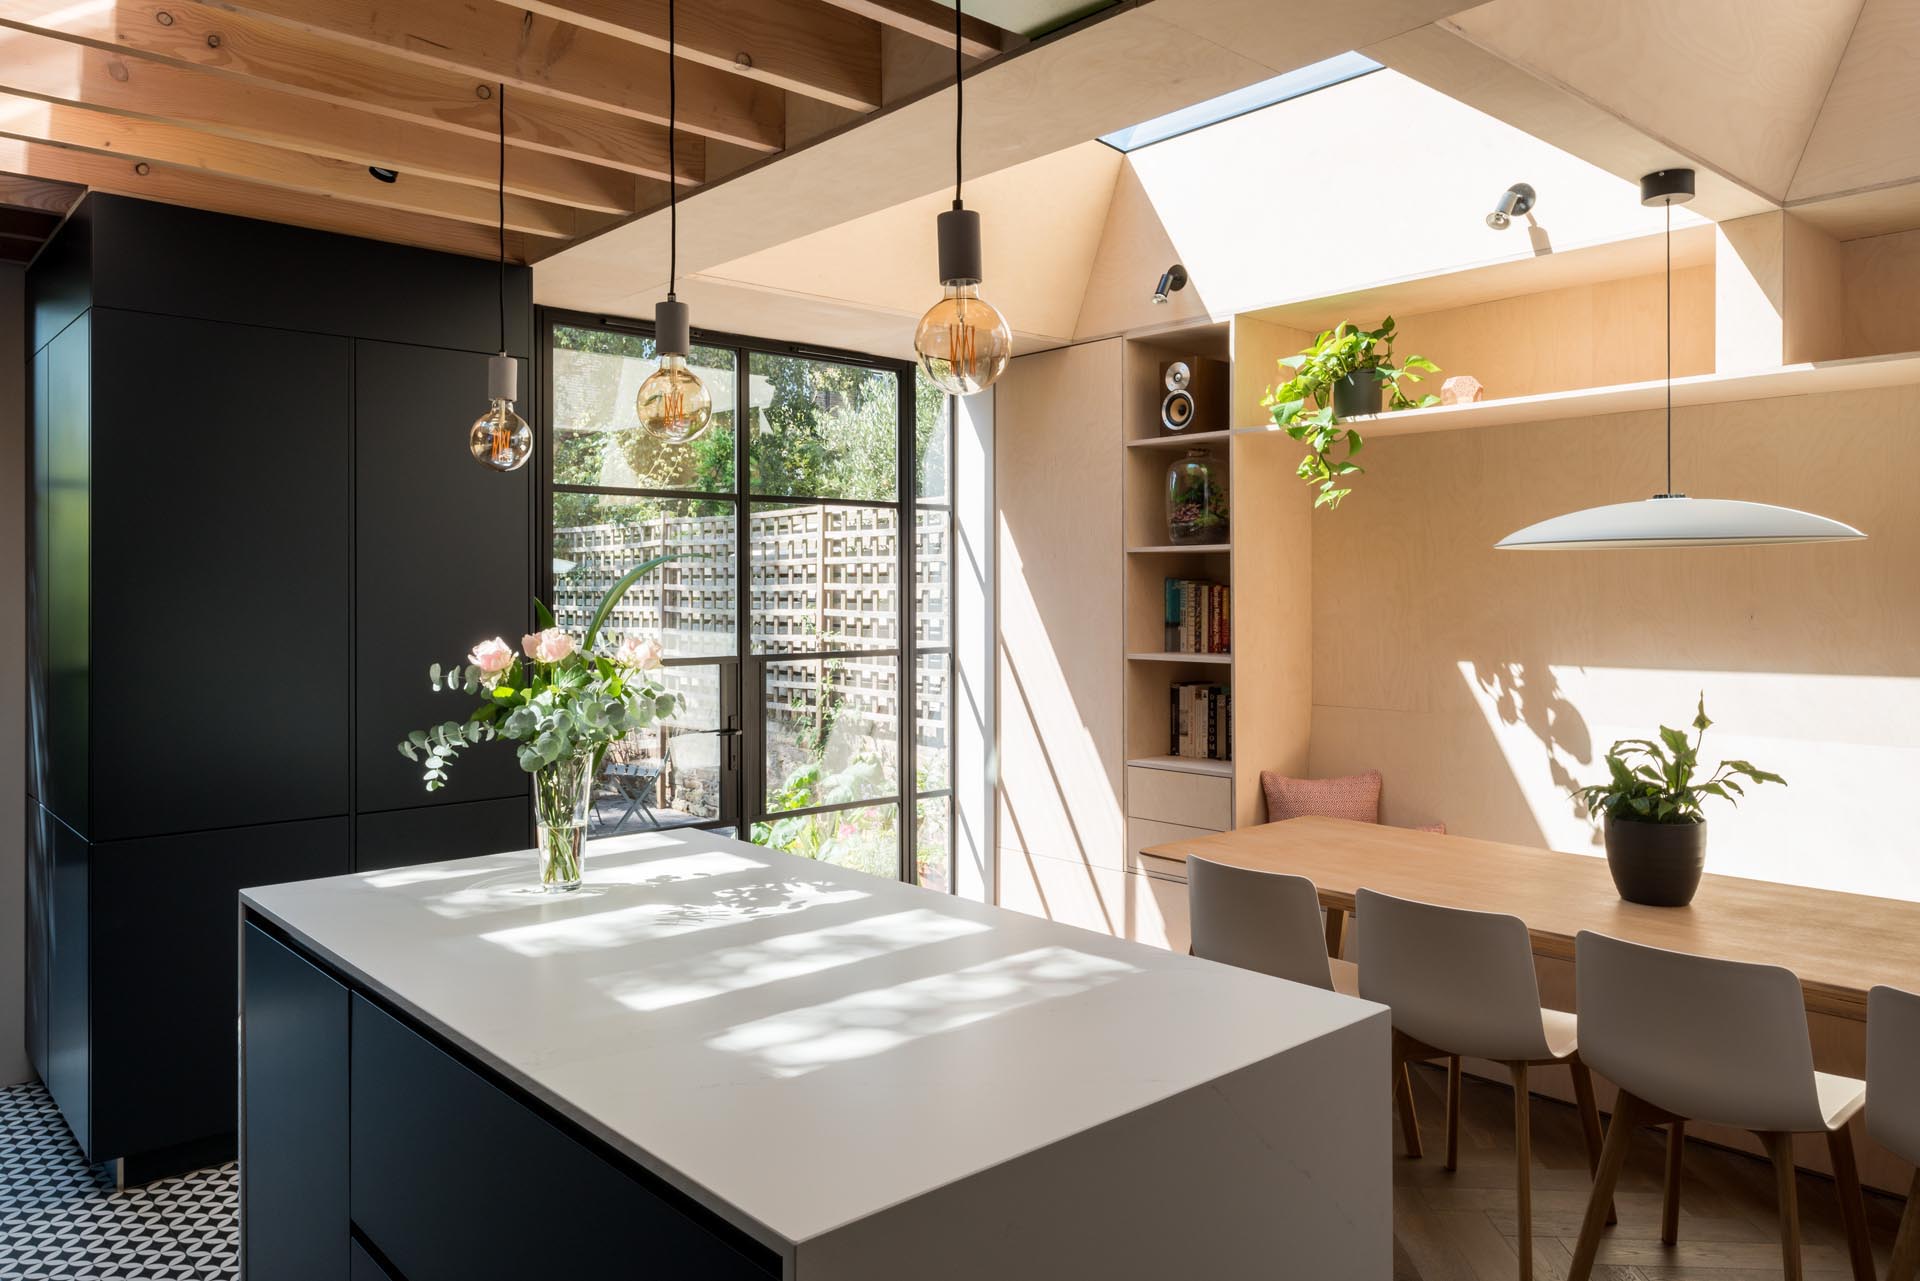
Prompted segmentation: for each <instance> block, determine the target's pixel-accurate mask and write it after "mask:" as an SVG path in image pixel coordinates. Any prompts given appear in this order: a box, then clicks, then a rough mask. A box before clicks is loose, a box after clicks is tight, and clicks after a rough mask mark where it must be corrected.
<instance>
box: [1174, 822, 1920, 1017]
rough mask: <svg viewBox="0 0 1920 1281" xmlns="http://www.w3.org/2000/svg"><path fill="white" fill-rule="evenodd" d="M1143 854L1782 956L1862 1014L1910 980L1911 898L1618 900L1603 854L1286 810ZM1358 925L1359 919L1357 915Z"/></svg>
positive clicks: (1918, 935) (1557, 932)
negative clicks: (1883, 993) (1285, 815)
mask: <svg viewBox="0 0 1920 1281" xmlns="http://www.w3.org/2000/svg"><path fill="white" fill-rule="evenodd" d="M1141 853H1142V854H1144V855H1147V856H1150V857H1152V858H1157V859H1167V860H1174V861H1181V862H1184V861H1185V860H1186V858H1187V857H1188V856H1189V855H1199V856H1201V857H1203V858H1208V859H1212V860H1214V861H1216V862H1221V863H1230V864H1234V865H1237V866H1241V867H1251V868H1259V869H1261V870H1264V871H1271V872H1287V873H1291V874H1293V875H1295V876H1304V877H1306V878H1308V879H1309V880H1311V881H1312V882H1313V883H1314V885H1315V887H1316V888H1317V889H1318V890H1319V894H1320V902H1321V904H1322V905H1323V906H1325V907H1327V908H1331V909H1342V910H1349V911H1350V910H1352V908H1353V903H1354V892H1355V891H1356V890H1358V889H1360V888H1361V887H1362V886H1365V887H1366V888H1368V889H1372V890H1377V891H1379V892H1381V893H1384V894H1392V895H1395V896H1397V897H1400V898H1409V899H1417V900H1420V901H1422V902H1427V903H1436V904H1440V905H1442V906H1445V907H1458V908H1468V909H1472V910H1476V911H1484V912H1505V913H1507V914H1509V915H1512V916H1516V917H1518V918H1520V920H1521V921H1523V922H1524V923H1525V924H1526V926H1527V930H1528V932H1529V933H1530V934H1531V935H1532V937H1533V948H1534V952H1535V954H1536V955H1540V956H1550V957H1559V958H1563V959H1567V960H1571V959H1572V958H1573V948H1574V937H1575V936H1576V935H1577V934H1578V933H1579V932H1580V931H1581V930H1592V931H1595V932H1596V933H1600V934H1608V935H1612V936H1613V937H1615V938H1622V939H1629V940H1631V941H1633V942H1636V943H1644V944H1648V945H1651V946H1654V947H1663V948H1669V949H1671V950H1673V951H1677V952H1692V953H1696V954H1699V955H1704V956H1717V957H1723V958H1726V959H1729V960H1735V961H1756V962H1764V963H1766V964H1771V965H1781V966H1785V967H1786V968H1788V969H1790V970H1792V971H1793V972H1794V973H1795V974H1796V975H1798V976H1799V978H1800V983H1801V986H1802V987H1803V989H1804V990H1805V992H1806V996H1807V1008H1808V1009H1810V1010H1818V1011H1821V1012H1823V1013H1828V1014H1836V1015H1840V1016H1842V1017H1848V1018H1857V1019H1864V1018H1865V1017H1866V1009H1867V992H1868V990H1869V989H1871V988H1873V987H1874V986H1876V985H1878V984H1887V985H1890V986H1893V987H1898V988H1904V989H1906V990H1908V991H1913V992H1920V903H1911V902H1906V901H1904V900H1899V899H1886V898H1874V897H1870V896H1868V895H1864V894H1847V893H1841V892H1839V891H1836V890H1822V889H1812V888H1809V887H1806V886H1800V885H1783V884H1780V883H1778V882H1774V881H1756V880H1747V879H1745V878H1743V877H1737V876H1715V875H1708V876H1706V877H1705V878H1703V879H1702V881H1701V883H1700V890H1699V893H1698V894H1696V895H1695V897H1694V900H1693V902H1692V904H1691V905H1689V906H1687V907H1646V906H1643V905H1641V904H1637V903H1628V902H1625V901H1623V900H1622V899H1621V898H1620V896H1619V894H1618V893H1617V892H1616V891H1615V889H1614V886H1613V879H1612V877H1611V876H1610V875H1609V873H1608V871H1607V864H1606V860H1605V859H1602V858H1595V857H1592V856H1590V855H1582V854H1566V853H1561V852H1557V851H1554V850H1544V849H1535V848H1532V847H1529V846H1524V845H1506V844H1502V843H1500V842H1497V841H1483V840H1477V839H1475V838H1473V837H1467V836H1443V835H1440V834H1437V833H1432V832H1417V831H1411V830H1408V829H1406V828H1398V827H1386V826H1382V825H1380V824H1375V823H1356V822H1351V821H1348V820H1345V819H1332V818H1295V819H1288V820H1286V821H1284V822H1280V823H1267V824H1263V825H1261V826H1258V827H1245V828H1241V829H1239V830H1237V831H1232V832H1221V833H1218V834H1215V835H1211V836H1203V837H1193V838H1191V839H1183V840H1178V841H1171V842H1168V843H1166V844H1163V845H1156V846H1151V847H1149V848H1147V849H1144V850H1142V851H1141ZM1361 928H1363V929H1364V928H1365V927H1364V925H1363V926H1362V927H1361Z"/></svg>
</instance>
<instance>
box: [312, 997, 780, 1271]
mask: <svg viewBox="0 0 1920 1281" xmlns="http://www.w3.org/2000/svg"><path fill="white" fill-rule="evenodd" d="M352 1098H353V1109H352V1110H353V1119H352V1142H351V1152H352V1158H351V1159H352V1178H351V1180H350V1182H349V1188H350V1194H349V1195H350V1198H351V1202H352V1218H353V1222H354V1224H355V1225H356V1226H357V1227H358V1228H359V1229H360V1231H361V1232H362V1233H363V1234H364V1235H365V1236H366V1238H367V1240H368V1241H370V1242H372V1244H373V1245H374V1246H375V1247H377V1248H378V1249H379V1251H380V1253H381V1254H383V1255H385V1256H386V1258H387V1260H388V1261H389V1262H390V1263H391V1264H392V1265H393V1267H394V1269H395V1270H397V1271H398V1272H399V1273H400V1274H401V1275H403V1276H404V1277H406V1279H407V1281H472V1279H473V1278H475V1277H512V1276H522V1277H549V1276H580V1277H589V1276H609V1277H610V1276H625V1275H630V1274H632V1273H633V1271H634V1269H635V1267H636V1261H637V1260H645V1266H646V1269H647V1270H648V1272H649V1274H650V1275H655V1276H663V1277H682V1276H684V1277H701V1278H712V1281H766V1278H768V1277H777V1276H779V1275H780V1262H781V1261H780V1258H779V1256H778V1255H776V1254H775V1253H774V1251H772V1250H770V1249H768V1248H767V1247H765V1246H764V1245H761V1244H760V1243H758V1242H756V1241H754V1240H752V1239H751V1238H749V1237H747V1236H746V1235H745V1234H744V1233H742V1232H740V1231H739V1230H738V1229H736V1228H733V1227H732V1226H731V1225H729V1224H726V1223H724V1222H723V1221H721V1220H720V1219H719V1218H718V1217H717V1216H715V1215H713V1214H712V1213H711V1212H710V1211H707V1210H706V1209H704V1208H703V1207H700V1206H697V1205H695V1204H694V1203H693V1202H692V1201H690V1200H689V1199H688V1198H686V1197H685V1196H684V1195H682V1194H681V1193H679V1192H677V1191H676V1190H674V1189H671V1188H669V1187H667V1186H666V1185H665V1184H662V1183H659V1182H658V1181H656V1180H655V1179H653V1177H652V1176H651V1175H649V1174H646V1173H645V1172H643V1171H640V1170H638V1169H637V1168H634V1167H629V1166H626V1165H624V1164H621V1163H620V1158H618V1157H617V1156H616V1155H614V1154H612V1153H610V1152H603V1151H601V1150H599V1149H598V1148H597V1147H590V1146H589V1145H588V1143H587V1142H586V1141H584V1140H583V1139H581V1138H578V1137H576V1136H575V1135H574V1134H573V1133H570V1132H568V1130H566V1129H563V1128H562V1124H563V1123H562V1122H559V1121H558V1120H557V1119H549V1117H548V1116H547V1115H545V1114H543V1113H542V1112H540V1111H537V1110H536V1109H535V1105H533V1104H532V1103H530V1102H529V1101H526V1100H523V1099H522V1098H520V1097H519V1096H518V1095H517V1094H513V1093H509V1092H508V1091H507V1090H506V1089H504V1088H502V1087H501V1086H499V1085H496V1084H495V1083H494V1081H493V1080H491V1079H490V1078H488V1077H487V1076H483V1075H482V1074H481V1073H480V1072H479V1071H478V1070H476V1069H475V1068H473V1067H471V1066H469V1065H468V1064H467V1063H465V1062H463V1061H462V1060H460V1059H457V1058H455V1057H454V1056H453V1054H451V1053H450V1052H448V1051H447V1050H444V1049H442V1048H441V1047H440V1046H438V1045H436V1044H435V1043H433V1042H431V1041H429V1040H427V1039H426V1038H425V1037H423V1036H421V1035H420V1034H419V1033H418V1032H415V1031H414V1030H413V1029H412V1028H410V1027H408V1026H406V1025H405V1024H403V1023H402V1022H401V1021H400V1020H398V1019H397V1018H395V1017H394V1016H393V1015H391V1014H389V1013H387V1012H386V1011H385V1010H383V1009H381V1008H380V1007H378V1006H376V1005H374V1004H373V1003H372V1002H370V1001H368V1000H367V999H366V998H365V997H363V996H360V995H358V994H356V995H355V997H354V999H353V1049H352Z"/></svg>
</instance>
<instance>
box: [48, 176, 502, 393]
mask: <svg viewBox="0 0 1920 1281" xmlns="http://www.w3.org/2000/svg"><path fill="white" fill-rule="evenodd" d="M367 181H369V182H371V181H372V179H371V178H369V179H368V180H367ZM402 181H405V179H402ZM86 207H89V208H90V209H91V211H92V215H93V219H94V224H95V229H94V285H93V288H94V301H95V303H96V304H98V305H99V306H102V307H125V308H127V309H129V310H132V311H152V312H164V313H166V314H168V315H173V316H198V317H200V318H202V319H206V320H229V321H235V322H237V323H240V324H249V325H271V326H275V327H277V328H282V329H305V330H309V331H311V332H314V333H325V334H339V335H343V336H352V337H359V338H376V339H381V340H385V341H392V342H413V343H422V344H425V345H428V346H433V347H455V348H461V349H464V350H466V351H482V352H487V351H497V350H499V347H500V312H499V301H498V297H499V294H498V290H499V269H498V268H497V267H496V266H495V264H494V263H493V261H492V260H491V259H481V258H468V257H465V256H463V255H459V254H443V253H435V252H433V251H431V250H427V249H413V248H409V247H407V246H405V245H393V244H387V243H385V242H382V241H376V240H358V239H355V238H354V237H352V236H341V235H336V234H334V233H332V232H326V231H309V230H307V229H305V228H302V227H289V226H286V225H285V224H282V223H272V222H259V221H256V220H254V219H251V218H236V217H232V216H230V215H227V214H216V213H206V212H203V211H201V210H197V209H183V208H180V207H178V206H175V205H158V204H151V203H149V202H147V201H143V200H133V199H129V198H127V197H124V196H105V195H98V194H96V195H92V196H89V197H88V198H87V201H86ZM532 309H533V272H532V271H531V270H530V269H528V268H526V267H509V268H507V343H508V348H507V349H508V350H509V351H512V352H514V353H515V354H516V355H519V356H522V357H525V356H526V355H527V353H528V351H529V350H530V347H531V343H532V332H533V310H532ZM522 386H526V384H525V383H522ZM480 387H481V390H482V391H485V389H486V384H485V383H484V382H483V383H481V384H480ZM298 390H299V389H298V387H297V386H295V385H292V384H290V385H289V391H291V392H293V393H294V394H296V395H297V394H298ZM485 407H486V406H485V403H484V401H483V402H482V404H481V408H485ZM478 412H479V411H478V410H474V411H472V412H469V413H468V414H467V416H466V418H465V419H464V420H463V422H472V421H473V419H474V418H475V417H476V416H478Z"/></svg>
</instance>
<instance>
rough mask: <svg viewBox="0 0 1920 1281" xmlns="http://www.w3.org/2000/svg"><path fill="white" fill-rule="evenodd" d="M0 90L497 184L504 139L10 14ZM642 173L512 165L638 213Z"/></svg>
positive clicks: (553, 189) (538, 180)
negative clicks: (206, 68)
mask: <svg viewBox="0 0 1920 1281" xmlns="http://www.w3.org/2000/svg"><path fill="white" fill-rule="evenodd" d="M0 90H5V91H7V92H10V93H13V94H16V95H19V96H23V97H29V98H40V99H44V100H47V101H51V102H63V103H67V104H68V105H72V106H84V107H92V108H95V109H97V110H103V111H111V112H115V113H119V114H127V115H137V116H143V117H147V118H160V119H165V120H171V121H175V122H177V123H179V124H182V125H186V126H188V127H190V128H193V129H199V130H201V131H203V132H207V133H214V134H220V135H222V136H224V137H229V138H240V139H244V140H247V141H252V142H262V143H266V144H269V145H271V146H277V147H283V148H287V149H289V150H293V151H303V152H311V153H313V154H316V155H321V156H327V157H330V158H332V159H335V160H345V161H349V162H352V163H354V164H358V165H379V166H381V167H383V168H390V169H397V170H399V171H400V172H401V173H403V174H410V175H416V176H419V177H426V178H438V179H441V180H443V181H447V182H456V183H464V184H467V185H469V186H476V187H483V188H492V187H493V186H494V185H495V183H496V182H497V181H498V174H499V164H500V159H499V148H498V147H497V146H495V145H493V144H490V143H488V142H486V141H484V140H482V139H479V138H470V137H463V136H460V135H456V134H450V133H447V132H445V131H443V130H439V129H430V128H428V127H426V126H424V125H414V124H407V123H403V122H401V121H397V120H393V119H391V118H388V117H383V116H377V115H373V114H371V113H369V112H365V111H360V110H356V109H354V108H351V107H344V106H341V105H339V104H337V103H326V102H317V101H315V100H313V99H311V98H304V97H301V96H299V95H297V94H291V93H287V92H285V91H283V90H279V89H272V88H267V87H265V86H261V85H255V84H251V83H248V82H246V81H242V80H237V79H234V78H231V77H227V76H216V75H211V74H208V73H206V72H203V71H198V70H195V69H192V68H188V67H182V66H177V65H175V64H172V63H167V62H160V61H157V60H154V59H150V58H143V57H134V56H128V55H122V54H120V53H116V52H108V51H106V50H103V49H97V48H94V47H92V46H89V45H85V44H79V43H75V42H73V41H70V40H67V39H65V38H63V37H57V36H51V35H46V34H42V33H39V32H33V31H25V30H21V29H19V28H17V27H10V26H0ZM642 181H643V180H642V179H638V178H636V177H635V176H634V175H632V174H629V173H622V172H620V171H617V170H612V169H606V168H602V167H599V166H594V165H586V164H581V163H580V162H578V161H574V160H566V159H562V158H560V157H558V156H551V155H546V154H543V153H539V152H527V153H525V154H523V155H520V156H518V157H516V158H515V160H514V163H512V164H509V165H508V166H507V190H508V191H510V192H513V193H514V194H516V195H521V196H526V197H528V198H531V199H535V200H545V201H551V202H553V203H556V204H565V205H572V206H575V207H576V208H581V209H591V210H594V211H595V212H598V213H630V212H632V211H633V210H635V209H636V208H638V207H639V206H640V204H641V199H640V195H639V192H638V190H637V188H638V184H639V183H640V182H642Z"/></svg>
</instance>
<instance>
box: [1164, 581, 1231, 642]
mask: <svg viewBox="0 0 1920 1281" xmlns="http://www.w3.org/2000/svg"><path fill="white" fill-rule="evenodd" d="M1162 589H1163V591H1164V594H1165V600H1164V605H1165V610H1164V613H1163V619H1164V623H1165V627H1164V630H1165V633H1166V635H1165V638H1164V642H1163V648H1164V649H1165V651H1166V652H1167V653H1169V654H1225V653H1229V652H1231V650H1232V648H1233V628H1232V624H1231V605H1230V601H1231V600H1232V595H1233V594H1232V592H1231V591H1229V590H1228V589H1227V587H1226V586H1225V585H1223V584H1221V583H1210V582H1201V581H1197V580H1194V579H1188V578H1169V579H1166V580H1165V581H1164V583H1163V588H1162Z"/></svg>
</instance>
